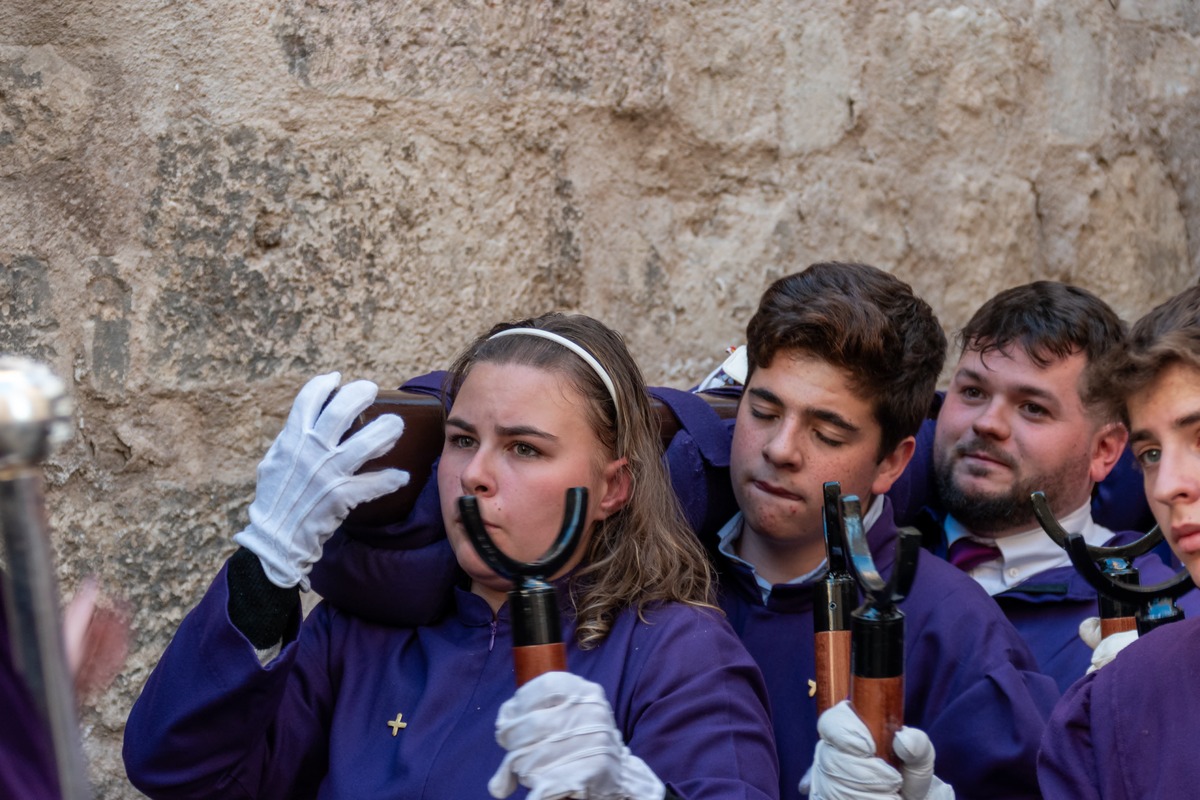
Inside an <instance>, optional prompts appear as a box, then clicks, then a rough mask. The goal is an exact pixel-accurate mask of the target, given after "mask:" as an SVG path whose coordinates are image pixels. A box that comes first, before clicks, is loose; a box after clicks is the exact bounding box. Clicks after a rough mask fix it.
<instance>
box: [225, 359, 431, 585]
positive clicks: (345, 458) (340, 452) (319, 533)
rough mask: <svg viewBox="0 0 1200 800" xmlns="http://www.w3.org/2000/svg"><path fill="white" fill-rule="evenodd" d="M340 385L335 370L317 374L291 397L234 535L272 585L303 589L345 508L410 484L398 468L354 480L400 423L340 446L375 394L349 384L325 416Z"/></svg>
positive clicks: (386, 423)
mask: <svg viewBox="0 0 1200 800" xmlns="http://www.w3.org/2000/svg"><path fill="white" fill-rule="evenodd" d="M340 381H341V375H339V374H338V373H336V372H331V373H329V374H328V375H320V376H318V377H316V378H313V379H312V380H311V381H309V382H308V383H307V384H305V386H304V388H303V389H301V390H300V393H299V394H298V395H296V401H295V403H294V404H293V405H292V411H291V413H290V414H289V415H288V419H287V424H286V425H284V428H283V431H282V432H281V433H280V434H279V436H278V437H276V439H275V442H274V443H273V444H272V445H271V449H270V450H268V451H267V455H266V456H265V457H264V458H263V460H262V463H260V464H259V465H258V485H257V487H256V488H255V491H254V502H253V503H251V504H250V524H249V525H247V526H246V529H245V530H243V531H242V532H241V533H239V534H237V535H236V536H234V537H233V539H234V541H236V542H237V543H238V544H240V545H241V546H242V547H245V548H246V549H247V550H250V551H252V552H253V553H254V554H255V555H256V556H258V558H259V560H260V561H261V562H262V565H263V571H264V572H266V574H267V578H269V579H270V581H271V583H274V584H275V585H276V586H280V587H283V588H288V587H291V586H295V585H297V584H300V585H301V586H302V587H303V588H304V590H305V591H308V573H309V571H310V570H311V569H312V565H313V564H314V563H316V561H317V560H318V559H319V558H320V557H321V548H322V547H323V546H324V545H325V541H326V540H327V539H328V538H329V537H330V536H331V535H333V532H334V531H335V530H337V527H338V525H340V524H341V522H342V520H343V519H345V518H346V515H347V514H349V513H350V509H352V508H354V507H355V506H356V505H358V504H359V503H364V502H366V501H368V500H373V499H375V498H376V497H381V496H383V495H385V494H388V493H390V492H394V491H396V490H397V489H399V488H400V487H402V486H405V485H407V484H408V473H407V472H405V471H403V470H399V469H385V470H379V471H377V472H366V473H363V474H362V475H355V474H354V473H355V472H356V471H357V470H358V468H359V467H361V466H362V465H363V464H365V463H366V462H367V461H370V460H371V459H372V458H376V457H377V456H381V455H383V454H384V453H386V452H388V450H390V449H391V448H392V447H393V445H395V444H396V440H397V439H399V438H400V434H401V433H403V432H404V420H402V419H400V417H398V416H396V415H394V414H384V415H383V416H381V417H379V418H378V419H376V420H374V421H373V422H371V424H369V425H367V426H366V427H364V428H363V429H362V430H360V431H356V432H355V433H354V435H353V436H351V437H350V438H348V439H347V440H346V441H344V442H341V443H340V444H339V440H340V439H341V438H342V435H343V434H344V433H345V432H346V431H347V430H348V429H349V428H350V426H351V425H352V424H353V423H354V420H355V419H356V418H357V417H358V415H359V414H361V413H362V412H363V411H364V410H365V409H366V408H367V406H369V405H371V403H373V402H375V395H376V394H377V393H378V391H379V387H377V386H376V385H375V384H373V383H371V382H370V381H355V382H353V383H348V384H346V385H345V386H343V387H342V389H341V390H340V391H339V392H338V393H337V395H336V396H334V398H333V399H332V400H330V401H329V405H328V406H327V407H326V408H324V409H323V410H322V408H321V406H322V404H324V403H325V401H326V400H327V399H328V398H329V395H330V394H331V393H332V392H333V391H334V390H335V389H337V386H338V383H339V382H340Z"/></svg>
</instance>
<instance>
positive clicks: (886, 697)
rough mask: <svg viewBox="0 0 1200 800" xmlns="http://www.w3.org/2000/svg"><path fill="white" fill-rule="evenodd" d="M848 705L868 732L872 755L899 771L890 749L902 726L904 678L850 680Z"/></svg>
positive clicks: (859, 678) (892, 750)
mask: <svg viewBox="0 0 1200 800" xmlns="http://www.w3.org/2000/svg"><path fill="white" fill-rule="evenodd" d="M850 704H851V705H852V706H853V707H854V713H856V714H858V717H859V719H861V720H862V721H863V723H865V724H866V726H867V730H869V731H870V732H871V738H872V739H874V740H875V752H876V754H878V756H879V757H880V758H882V759H883V760H884V761H886V762H888V763H889V764H891V765H892V766H893V767H895V768H896V769H899V768H900V766H901V764H900V759H899V758H897V757H896V752H895V750H894V749H893V748H892V739H893V738H894V737H895V736H896V731H898V730H900V727H901V726H902V725H904V676H903V675H897V676H895V677H891V678H862V677H859V676H857V675H856V676H854V677H853V678H852V679H851V681H850Z"/></svg>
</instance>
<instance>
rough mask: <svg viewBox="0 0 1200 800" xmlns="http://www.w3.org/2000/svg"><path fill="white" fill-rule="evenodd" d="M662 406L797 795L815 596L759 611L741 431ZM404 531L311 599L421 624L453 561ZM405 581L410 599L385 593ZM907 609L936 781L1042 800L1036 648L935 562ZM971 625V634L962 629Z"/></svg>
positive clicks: (358, 540)
mask: <svg viewBox="0 0 1200 800" xmlns="http://www.w3.org/2000/svg"><path fill="white" fill-rule="evenodd" d="M652 391H656V390H652ZM662 399H664V402H668V404H669V405H670V406H671V408H672V410H673V411H674V413H675V415H676V418H677V419H679V421H680V423H681V424H682V426H683V428H682V430H681V431H680V432H679V433H678V434H677V435H676V437H675V439H674V440H673V441H672V442H671V444H670V446H669V447H668V449H667V452H666V459H667V463H668V467H669V470H670V473H671V480H672V484H673V485H674V487H675V489H676V492H677V493H678V494H679V496H680V499H681V501H682V503H683V506H684V508H685V510H686V513H687V514H688V519H689V521H690V522H691V523H692V525H693V527H694V528H695V529H696V530H697V531H698V533H699V535H700V536H701V540H702V541H703V542H704V544H705V546H706V547H707V548H708V549H709V552H710V554H711V555H712V556H713V557H714V559H715V561H716V563H717V564H718V566H719V568H720V572H721V580H722V606H723V607H724V609H725V611H726V612H727V614H728V615H729V620H730V622H731V623H732V624H733V626H734V628H735V630H736V631H737V633H738V635H739V636H740V637H741V638H742V640H743V643H744V644H745V645H746V646H747V648H748V649H749V650H750V651H751V654H752V655H754V656H755V657H756V660H757V661H758V662H759V666H760V667H761V668H762V669H763V672H764V677H765V678H766V681H767V688H768V692H769V694H770V698H771V708H772V714H773V717H774V725H775V732H776V738H777V746H778V749H779V759H780V763H781V780H780V791H781V797H784V798H789V799H790V798H797V797H800V795H799V792H798V790H797V784H798V783H799V780H800V777H801V776H802V775H803V774H804V772H805V770H807V768H808V766H809V764H810V763H811V761H812V756H813V749H814V747H815V745H816V741H817V733H816V716H815V701H814V700H813V698H810V697H809V696H808V685H807V680H808V678H811V677H813V670H814V656H813V614H812V585H811V584H810V585H806V586H802V587H788V586H784V587H777V590H776V592H775V593H774V594H773V596H772V601H771V604H770V606H769V607H763V605H762V602H761V599H759V600H757V601H756V600H755V597H761V595H756V594H755V592H756V591H757V589H756V587H755V585H754V583H753V579H752V578H750V577H749V576H748V575H745V574H742V573H740V572H739V568H738V567H736V566H735V565H733V564H731V563H730V562H729V561H728V560H727V559H726V558H725V557H724V556H722V555H720V554H719V553H718V552H717V550H716V537H715V535H714V534H715V533H716V531H717V530H718V529H719V528H720V523H724V522H725V521H727V520H728V518H729V517H730V516H732V514H733V513H734V512H736V510H737V509H736V505H734V504H733V503H732V492H731V491H730V490H729V477H728V466H729V445H730V429H731V426H732V421H724V420H721V419H719V418H718V417H717V416H716V414H715V413H713V412H712V411H711V409H707V408H704V407H701V406H698V405H696V404H694V403H677V404H671V402H670V400H671V398H670V397H669V396H666V397H662ZM701 402H702V401H701ZM430 483H431V484H434V483H435V481H433V480H431V481H430ZM437 508H438V503H437V500H436V487H433V489H431V488H430V487H429V486H427V487H426V490H425V491H424V492H423V493H422V495H421V498H420V500H419V501H418V508H417V509H414V512H413V515H414V517H415V516H420V515H424V516H425V518H426V521H428V522H432V520H431V518H430V516H429V515H431V514H434V513H436V510H437ZM714 509H715V510H714ZM720 514H724V516H723V517H719V516H718V515H720ZM406 525H407V523H406V522H401V523H398V524H397V525H395V526H390V527H389V528H388V529H387V530H380V531H359V530H348V531H342V532H340V533H339V534H338V535H335V536H334V537H333V539H331V540H330V542H329V544H328V545H327V546H326V549H325V554H324V556H323V557H322V559H321V561H319V562H318V563H317V564H316V566H315V567H314V569H313V573H312V583H313V588H314V589H316V590H317V591H318V592H320V593H321V594H322V595H324V596H325V598H326V600H327V601H331V602H333V603H334V604H335V605H338V606H339V607H342V608H345V609H348V610H350V611H351V612H352V613H355V614H359V615H361V616H365V617H367V618H370V619H375V620H378V621H382V622H390V623H392V624H398V623H403V624H411V623H413V622H419V621H421V617H420V616H419V615H420V614H421V613H425V612H426V611H427V610H428V609H427V607H428V606H429V605H430V602H429V601H428V600H419V601H417V602H415V603H414V602H412V601H411V600H410V599H409V598H410V595H411V594H413V593H416V594H419V595H422V596H423V597H425V598H428V597H443V596H445V592H446V586H448V578H447V577H446V576H447V575H448V574H450V573H453V571H454V569H455V561H454V555H453V553H452V551H451V550H450V546H449V544H448V543H447V542H446V541H445V540H444V539H442V540H438V541H431V540H430V539H429V538H428V537H427V534H428V530H427V529H426V530H424V531H422V535H421V536H415V535H410V534H409V533H408V532H407V529H406ZM895 535H896V531H895V526H894V525H893V523H892V521H891V510H890V507H889V510H888V512H887V514H886V515H885V518H884V519H881V520H880V521H879V522H877V523H876V524H875V525H874V526H873V527H872V529H871V531H870V533H869V539H870V541H871V546H872V550H873V552H874V555H875V557H876V559H877V563H878V564H879V566H880V569H887V570H890V567H891V564H892V557H893V551H892V548H893V542H894V539H895ZM439 581H445V582H443V583H441V584H439ZM396 584H403V585H405V586H408V587H410V589H413V591H412V592H409V593H404V594H401V593H395V592H387V591H384V590H383V587H386V586H390V585H396ZM414 587H420V588H419V589H415V588H414ZM951 597H952V598H953V599H952V600H948V599H947V598H951ZM901 610H903V611H905V613H906V614H910V613H911V616H912V620H911V622H910V623H909V624H908V625H907V627H906V634H907V640H906V646H907V667H906V669H907V670H908V672H909V676H908V681H907V685H906V704H907V712H906V713H907V719H908V721H909V722H910V723H911V724H913V725H915V726H917V727H920V728H923V729H926V732H927V733H929V734H930V736H931V738H933V741H934V744H935V746H936V747H937V748H938V758H937V772H938V775H939V776H940V777H942V778H943V780H946V781H947V782H949V783H951V784H953V785H954V787H955V790H956V791H957V792H958V796H959V797H960V798H964V799H966V798H974V797H979V798H990V797H1036V796H1037V791H1036V776H1035V764H1034V759H1035V755H1036V752H1037V743H1038V741H1039V739H1040V737H1041V732H1042V727H1043V725H1044V723H1045V720H1046V718H1047V717H1048V716H1049V713H1050V709H1051V707H1052V706H1053V704H1054V701H1055V700H1056V699H1057V697H1058V692H1057V690H1056V687H1055V686H1054V683H1053V681H1052V680H1050V679H1049V678H1047V677H1045V676H1043V675H1039V674H1037V673H1036V671H1035V670H1036V667H1035V662H1034V661H1033V659H1032V657H1031V656H1030V654H1029V651H1028V648H1027V647H1026V646H1025V644H1024V643H1023V642H1022V641H1021V639H1020V637H1019V636H1018V634H1017V633H1016V632H1015V631H1014V630H1013V628H1012V626H1011V625H1010V624H1009V623H1008V622H1007V621H1006V620H1005V619H1004V617H1003V615H1002V614H1001V613H1000V612H999V610H998V609H997V608H996V605H995V604H994V603H993V602H992V601H991V600H990V599H989V598H988V596H987V593H986V592H984V591H983V589H981V588H980V587H979V585H978V584H976V583H975V582H974V581H973V580H972V579H971V578H970V577H969V576H967V575H965V574H964V573H962V572H960V571H959V570H957V569H955V568H954V567H951V566H950V565H949V564H946V563H945V562H943V561H941V560H939V559H936V558H933V557H930V556H929V555H928V554H927V553H922V555H921V560H920V567H919V570H918V574H917V579H916V586H915V588H914V589H913V591H912V593H911V594H910V597H909V598H908V599H907V600H905V601H904V603H903V604H902V605H901ZM964 615H965V617H964ZM964 618H965V619H967V620H969V621H970V624H963V620H964ZM785 645H786V646H785ZM927 726H929V727H927Z"/></svg>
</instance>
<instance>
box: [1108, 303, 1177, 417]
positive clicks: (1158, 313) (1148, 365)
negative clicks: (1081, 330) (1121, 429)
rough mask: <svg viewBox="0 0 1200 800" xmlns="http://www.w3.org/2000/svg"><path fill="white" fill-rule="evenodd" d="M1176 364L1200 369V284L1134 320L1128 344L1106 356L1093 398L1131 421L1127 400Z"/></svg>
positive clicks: (1112, 411) (1111, 411) (1113, 412)
mask: <svg viewBox="0 0 1200 800" xmlns="http://www.w3.org/2000/svg"><path fill="white" fill-rule="evenodd" d="M1172 364H1187V365H1189V366H1192V367H1196V368H1197V369H1200V286H1192V287H1190V288H1188V289H1185V290H1183V291H1182V292H1180V293H1179V294H1177V295H1175V296H1174V297H1172V298H1171V299H1170V300H1167V301H1166V302H1165V303H1161V304H1160V305H1158V306H1155V307H1154V308H1153V309H1152V310H1151V311H1150V312H1149V313H1147V314H1146V315H1145V316H1144V317H1142V318H1141V319H1139V320H1138V321H1137V322H1136V323H1134V326H1133V330H1132V331H1130V333H1129V340H1128V344H1127V346H1126V347H1125V348H1124V349H1123V350H1120V351H1117V352H1115V353H1113V354H1112V355H1111V356H1110V357H1109V358H1108V359H1106V361H1105V364H1104V365H1103V374H1102V375H1101V376H1100V379H1099V380H1097V382H1096V386H1095V387H1094V390H1093V392H1092V395H1093V396H1092V399H1093V400H1094V401H1095V402H1100V403H1104V404H1105V406H1106V407H1107V408H1108V410H1109V412H1110V413H1112V414H1115V415H1117V416H1119V417H1120V418H1121V419H1123V420H1125V423H1126V424H1127V425H1128V423H1129V415H1128V413H1127V411H1126V407H1125V401H1126V400H1127V399H1128V398H1129V396H1130V395H1132V394H1134V393H1136V392H1139V391H1141V390H1142V389H1145V388H1146V387H1147V386H1149V385H1150V384H1151V383H1152V382H1153V381H1154V379H1155V378H1157V377H1158V375H1159V373H1161V372H1162V371H1163V370H1164V369H1165V368H1167V367H1169V366H1171V365H1172Z"/></svg>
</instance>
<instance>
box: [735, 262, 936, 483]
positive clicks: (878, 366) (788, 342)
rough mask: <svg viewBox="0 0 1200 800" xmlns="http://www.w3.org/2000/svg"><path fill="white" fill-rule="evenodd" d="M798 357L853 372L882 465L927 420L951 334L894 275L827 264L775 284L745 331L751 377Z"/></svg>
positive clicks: (858, 266)
mask: <svg viewBox="0 0 1200 800" xmlns="http://www.w3.org/2000/svg"><path fill="white" fill-rule="evenodd" d="M797 352H803V353H811V354H812V355H814V356H816V357H817V358H820V359H822V360H823V361H826V362H827V363H829V364H832V365H833V366H835V367H838V368H839V369H843V370H845V371H846V372H847V373H848V374H849V378H850V386H851V387H852V388H853V389H854V390H855V391H856V392H858V393H859V395H860V396H861V397H863V398H864V399H865V400H867V401H869V402H870V403H871V405H872V407H873V409H874V412H875V419H876V421H877V422H878V423H879V426H880V428H881V429H882V432H883V435H882V437H881V439H880V442H879V452H878V454H877V457H878V459H879V460H882V459H883V458H884V456H886V455H887V454H889V453H891V452H892V451H893V450H895V449H896V446H897V445H898V444H900V442H901V441H902V440H903V439H905V438H906V437H909V436H913V435H915V434H916V432H917V430H918V429H919V428H920V427H921V422H922V421H923V420H924V419H925V417H926V416H927V415H928V413H929V409H930V404H931V403H932V402H933V397H934V389H935V388H936V387H937V378H938V374H939V373H940V372H941V370H942V364H943V363H944V362H945V360H946V334H945V333H944V332H943V331H942V326H941V324H940V323H939V322H938V319H937V317H936V316H935V315H934V313H933V309H931V308H930V307H929V304H928V303H926V302H925V301H924V300H922V299H921V298H919V297H917V296H916V295H915V294H913V291H912V287H910V286H909V285H908V284H907V283H905V282H904V281H902V280H900V279H899V278H897V277H896V276H895V275H892V274H891V273H889V272H885V271H884V270H881V269H879V268H878V267H872V266H870V265H869V264H857V263H841V262H836V261H827V262H821V263H817V264H812V265H810V266H809V267H807V268H806V269H805V270H804V271H803V272H797V273H794V274H792V275H787V276H784V277H782V278H780V279H779V280H777V281H775V282H774V283H773V284H771V286H769V287H768V288H767V290H766V291H765V292H763V296H762V299H761V300H760V301H759V305H758V311H757V312H755V314H754V316H753V317H752V318H751V319H750V324H749V325H748V326H747V327H746V355H747V360H748V362H749V367H750V373H751V374H753V372H754V370H755V369H756V368H758V367H764V368H766V367H769V366H770V365H771V362H772V360H774V358H775V357H776V356H777V355H779V354H780V353H784V354H787V353H797Z"/></svg>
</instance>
